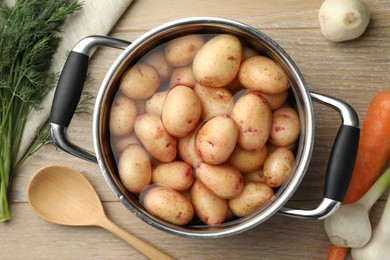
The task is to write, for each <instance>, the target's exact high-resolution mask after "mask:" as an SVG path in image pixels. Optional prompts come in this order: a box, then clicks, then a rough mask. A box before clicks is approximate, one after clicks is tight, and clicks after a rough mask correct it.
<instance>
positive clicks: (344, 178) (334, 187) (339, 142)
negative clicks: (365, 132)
mask: <svg viewBox="0 0 390 260" xmlns="http://www.w3.org/2000/svg"><path fill="white" fill-rule="evenodd" d="M359 136H360V129H359V128H357V127H354V126H350V125H342V126H341V127H340V129H339V132H338V133H337V136H336V139H335V142H334V144H333V147H332V151H331V153H330V158H329V162H328V168H327V171H326V179H325V190H324V197H326V198H329V199H333V200H336V201H342V200H343V199H344V196H345V193H346V192H347V189H348V185H349V182H350V180H351V176H352V172H353V169H354V167H355V161H356V155H357V150H358V145H359Z"/></svg>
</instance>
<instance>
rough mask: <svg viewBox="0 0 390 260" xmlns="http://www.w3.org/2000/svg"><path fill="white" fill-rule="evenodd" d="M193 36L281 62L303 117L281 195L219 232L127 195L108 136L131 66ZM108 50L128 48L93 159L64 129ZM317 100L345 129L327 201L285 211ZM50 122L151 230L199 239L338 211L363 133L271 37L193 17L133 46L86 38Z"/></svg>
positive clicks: (110, 78)
mask: <svg viewBox="0 0 390 260" xmlns="http://www.w3.org/2000/svg"><path fill="white" fill-rule="evenodd" d="M194 33H196V34H217V33H229V34H234V35H236V36H238V37H239V38H241V39H244V41H245V43H246V44H248V45H249V46H250V47H252V48H253V49H256V50H257V51H258V52H261V53H264V54H265V55H268V56H269V57H271V58H272V59H273V60H275V61H276V62H277V63H279V64H280V66H281V67H282V68H283V69H284V71H285V72H286V74H287V75H288V77H289V81H290V85H291V92H292V96H293V97H294V99H295V106H296V110H297V111H298V114H299V118H300V128H301V132H300V137H299V143H298V146H297V149H296V162H295V165H294V167H293V170H292V173H291V176H290V177H289V179H288V180H287V181H286V182H285V183H284V184H283V185H282V186H281V187H280V188H279V189H278V190H277V191H276V196H275V199H274V200H272V201H270V202H269V203H267V204H266V205H264V206H263V207H261V208H259V209H258V210H256V211H255V212H253V213H252V214H249V215H248V216H245V217H241V218H239V219H235V220H233V221H229V222H226V223H224V224H222V225H220V226H218V227H208V226H205V225H187V226H177V225H173V224H170V223H167V222H165V221H163V220H161V219H159V218H158V217H155V216H153V215H152V214H150V213H149V212H148V211H146V210H145V209H144V208H143V207H142V205H141V204H140V203H139V201H138V198H137V197H136V196H135V195H133V194H130V193H129V192H127V191H126V190H125V188H124V187H123V185H122V184H121V182H120V180H119V178H118V173H117V168H116V162H115V159H114V156H113V154H112V151H111V147H110V135H109V131H108V117H109V111H110V107H111V103H112V100H113V97H114V96H115V94H116V92H117V90H118V81H119V79H120V77H121V75H122V74H123V73H124V71H125V70H126V68H128V67H129V66H132V65H133V64H135V63H136V62H137V61H138V60H139V59H140V58H141V57H142V56H143V55H144V54H146V53H147V52H148V51H149V50H151V49H153V48H154V47H156V46H158V45H160V44H161V43H164V42H166V41H169V40H171V39H173V38H176V37H179V36H183V35H185V34H194ZM102 45H104V46H111V47H116V48H122V49H124V51H123V52H122V54H121V55H120V56H119V57H118V58H117V59H116V61H115V62H114V63H113V64H112V66H111V68H110V69H109V71H108V72H107V75H106V77H105V78H104V80H103V82H102V85H101V87H100V91H99V93H98V96H97V100H96V105H95V109H94V115H93V140H94V147H95V154H93V153H91V152H89V151H86V150H84V149H83V148H80V147H78V146H77V145H75V144H73V143H72V142H71V141H70V140H69V139H68V137H67V134H66V131H67V128H68V126H69V124H70V121H71V119H72V116H73V114H74V111H75V109H76V106H77V103H78V101H79V99H80V96H81V92H82V88H83V85H84V81H85V77H86V74H87V67H88V59H89V53H90V52H91V50H92V49H93V48H94V47H96V46H102ZM313 100H314V101H316V102H320V103H322V104H325V105H327V106H330V107H332V108H334V109H335V110H337V111H338V112H339V114H340V116H341V118H342V124H341V127H340V129H339V132H338V134H337V137H336V140H335V142H334V145H333V148H332V152H331V156H330V159H329V165H328V169H327V173H326V181H325V187H324V196H323V199H322V201H321V203H320V204H319V205H318V206H317V207H316V208H314V209H308V210H306V209H292V208H286V207H284V204H285V203H286V202H287V201H288V200H289V199H290V197H291V196H292V195H293V193H294V192H295V190H296V189H297V188H298V186H299V185H300V183H301V181H302V179H303V177H304V175H305V173H306V170H307V168H308V166H309V163H310V160H311V156H312V151H313V146H314V130H315V122H314V111H313V105H312V101H313ZM50 124H51V133H52V137H53V139H54V141H55V143H56V144H57V145H58V146H59V147H60V148H61V149H63V150H65V151H66V152H68V153H70V154H73V155H75V156H78V157H80V158H83V159H85V160H88V161H92V162H97V163H98V164H99V166H100V169H101V171H102V173H103V176H104V178H105V179H106V181H107V183H108V185H109V186H110V188H111V189H112V191H113V192H114V193H115V195H116V196H117V197H118V199H119V200H120V201H121V202H122V203H123V204H124V205H125V206H126V207H127V208H128V209H129V210H130V211H131V212H132V213H133V214H135V215H136V216H137V217H139V218H140V219H142V220H143V221H145V222H146V223H148V224H150V225H152V226H153V227H156V228H158V229H160V230H163V231H166V232H168V233H171V234H175V235H180V236H184V237H198V238H217V237H225V236H229V235H234V234H238V233H241V232H244V231H246V230H248V229H250V228H253V227H255V226H257V225H259V224H260V223H262V222H263V221H265V220H266V219H268V218H269V217H271V216H272V215H274V214H275V213H280V214H284V215H288V216H293V217H299V218H308V219H322V218H325V217H327V216H329V215H330V214H332V213H333V212H334V211H336V210H337V208H338V207H339V206H340V204H341V201H342V200H343V197H344V194H345V192H346V190H347V188H348V184H349V180H350V177H351V174H352V171H353V168H354V164H355V158H356V153H357V146H358V141H359V132H360V130H359V126H358V117H357V115H356V113H355V111H354V110H353V108H352V107H350V106H349V105H348V104H346V103H344V102H343V101H341V100H338V99H336V98H333V97H329V96H325V95H322V94H319V93H314V92H310V91H309V90H308V87H307V85H306V82H305V80H304V78H303V76H302V74H301V72H300V71H299V69H298V67H297V66H296V65H295V63H294V61H293V60H292V59H291V58H290V57H289V56H288V54H287V53H286V52H285V51H284V50H283V49H282V48H281V47H280V46H279V45H278V44H277V43H276V42H274V41H273V40H272V39H271V38H269V37H268V36H266V35H265V34H263V33H262V32H260V31H258V30H256V29H255V28H253V27H251V26H248V25H245V24H242V23H240V22H236V21H232V20H228V19H221V18H214V17H195V18H187V19H181V20H176V21H173V22H169V23H166V24H164V25H161V26H159V27H157V28H155V29H153V30H151V31H149V32H147V33H146V34H144V35H142V36H141V37H139V38H138V39H136V40H135V41H134V42H132V43H130V42H127V41H123V40H119V39H113V38H109V37H102V36H91V37H87V38H85V39H83V40H81V41H80V42H79V43H78V44H77V45H76V46H75V47H74V49H73V50H72V51H71V53H70V55H69V56H68V59H67V61H66V64H65V66H64V69H63V71H62V74H61V77H60V79H59V82H58V86H57V89H56V93H55V97H54V100H53V105H52V111H51V116H50Z"/></svg>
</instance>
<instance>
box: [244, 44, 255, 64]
mask: <svg viewBox="0 0 390 260" xmlns="http://www.w3.org/2000/svg"><path fill="white" fill-rule="evenodd" d="M256 55H259V54H258V53H257V51H255V50H254V49H251V48H248V47H244V48H243V49H242V61H244V60H247V59H249V58H250V57H253V56H256Z"/></svg>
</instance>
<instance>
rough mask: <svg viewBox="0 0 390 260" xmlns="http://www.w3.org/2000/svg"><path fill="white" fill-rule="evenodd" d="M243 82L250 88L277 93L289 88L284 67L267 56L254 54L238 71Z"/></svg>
mask: <svg viewBox="0 0 390 260" xmlns="http://www.w3.org/2000/svg"><path fill="white" fill-rule="evenodd" d="M238 78H239V80H240V82H241V84H242V85H243V86H244V87H245V88H247V89H250V90H254V91H260V92H263V93H267V94H277V93H280V92H283V91H285V90H286V89H288V88H289V86H290V85H289V83H288V80H287V76H286V75H285V74H284V72H283V70H282V68H281V67H280V66H279V65H278V64H277V63H276V62H275V61H274V60H272V59H270V58H268V57H266V56H260V55H257V56H253V57H250V58H248V59H247V60H245V61H244V62H243V63H242V65H241V67H240V71H239V73H238Z"/></svg>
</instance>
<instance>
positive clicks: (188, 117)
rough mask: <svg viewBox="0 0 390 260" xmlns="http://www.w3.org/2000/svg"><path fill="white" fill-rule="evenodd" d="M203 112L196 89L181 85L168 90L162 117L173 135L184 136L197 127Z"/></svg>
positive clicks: (165, 125)
mask: <svg viewBox="0 0 390 260" xmlns="http://www.w3.org/2000/svg"><path fill="white" fill-rule="evenodd" d="M201 114H202V105H201V103H200V100H199V98H198V96H197V95H196V93H195V91H194V90H193V89H191V88H189V87H186V86H182V85H180V86H176V87H174V88H173V89H171V90H170V91H169V92H168V94H167V97H166V99H165V103H164V105H163V109H162V113H161V119H162V122H163V124H164V127H165V129H166V130H167V131H168V132H169V133H170V134H171V135H173V136H176V137H183V136H186V135H187V134H188V133H190V132H191V131H192V130H193V129H194V128H195V126H196V125H197V124H198V122H199V119H200V116H201Z"/></svg>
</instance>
